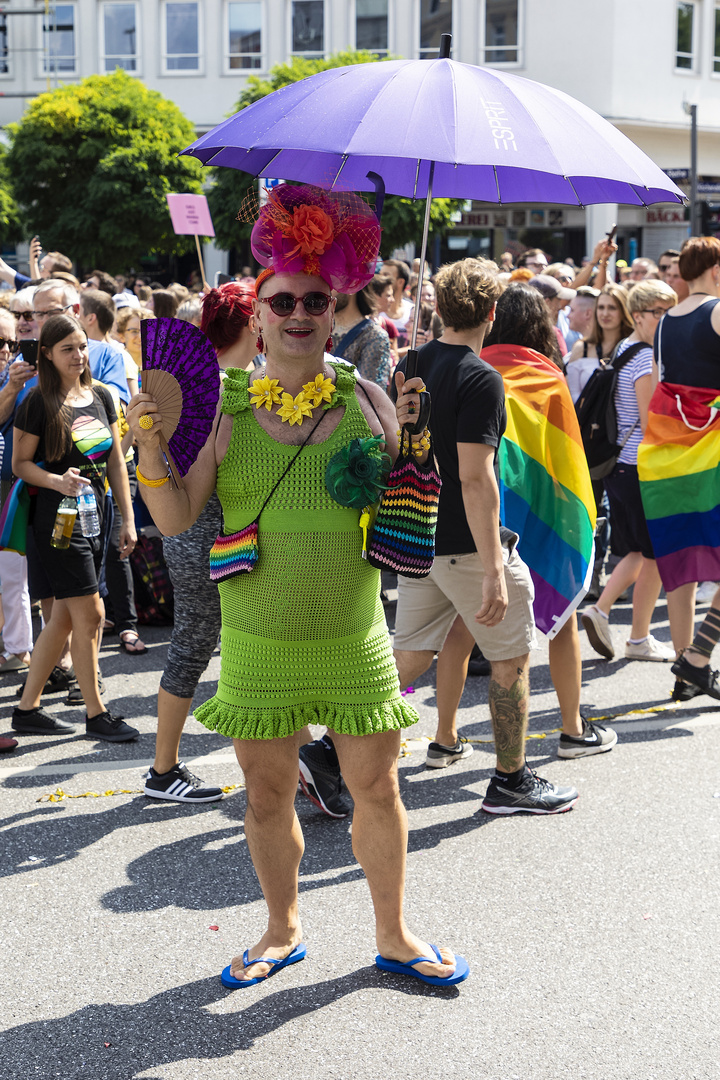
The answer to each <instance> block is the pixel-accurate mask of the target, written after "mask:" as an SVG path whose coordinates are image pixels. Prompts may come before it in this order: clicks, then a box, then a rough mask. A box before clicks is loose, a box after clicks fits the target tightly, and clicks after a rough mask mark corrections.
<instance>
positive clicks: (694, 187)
mask: <svg viewBox="0 0 720 1080" xmlns="http://www.w3.org/2000/svg"><path fill="white" fill-rule="evenodd" d="M683 109H684V110H685V112H686V113H687V114H688V116H689V117H690V235H691V236H697V235H698V233H699V232H700V229H699V226H698V175H697V105H691V104H690V103H689V102H687V101H683Z"/></svg>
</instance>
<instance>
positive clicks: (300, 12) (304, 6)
mask: <svg viewBox="0 0 720 1080" xmlns="http://www.w3.org/2000/svg"><path fill="white" fill-rule="evenodd" d="M292 51H293V54H294V55H296V56H307V57H308V58H310V59H322V57H323V56H324V55H325V2H324V0H293V6H292Z"/></svg>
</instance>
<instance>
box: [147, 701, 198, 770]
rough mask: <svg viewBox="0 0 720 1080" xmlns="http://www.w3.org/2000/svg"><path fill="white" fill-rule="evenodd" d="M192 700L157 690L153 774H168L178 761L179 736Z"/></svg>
mask: <svg viewBox="0 0 720 1080" xmlns="http://www.w3.org/2000/svg"><path fill="white" fill-rule="evenodd" d="M191 705H192V698H191V697H188V698H181V697H176V696H175V694H169V693H168V692H167V690H163V688H162V686H161V687H160V689H159V690H158V699H157V714H158V725H157V735H156V736H155V761H154V762H153V768H154V769H155V772H159V773H166V772H169V771H170V769H172V768H173V767H174V766H175V765H177V763H178V761H179V760H180V757H179V755H180V736H181V735H182V732H183V728H184V726H185V721H186V720H187V717H188V713H189V712H190V706H191Z"/></svg>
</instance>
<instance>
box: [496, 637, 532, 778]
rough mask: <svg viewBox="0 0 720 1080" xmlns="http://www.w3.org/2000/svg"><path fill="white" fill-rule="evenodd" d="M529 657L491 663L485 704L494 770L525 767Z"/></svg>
mask: <svg viewBox="0 0 720 1080" xmlns="http://www.w3.org/2000/svg"><path fill="white" fill-rule="evenodd" d="M529 668H530V655H529V653H525V655H524V656H518V657H515V659H514V660H493V661H492V675H491V676H490V688H489V690H488V704H489V705H490V716H491V718H492V725H493V731H494V733H495V753H496V755H497V767H498V769H499V770H500V771H501V772H504V773H511V772H516V771H517V770H518V769H521V768H522V767H523V765H524V764H525V733H526V731H527V724H528V702H529V698H530V681H529V676H528V673H529Z"/></svg>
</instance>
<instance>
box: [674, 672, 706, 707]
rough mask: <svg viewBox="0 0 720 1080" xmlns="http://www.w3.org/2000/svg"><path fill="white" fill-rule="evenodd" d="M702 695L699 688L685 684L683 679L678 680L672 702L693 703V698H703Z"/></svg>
mask: <svg viewBox="0 0 720 1080" xmlns="http://www.w3.org/2000/svg"><path fill="white" fill-rule="evenodd" d="M671 670H672V669H671ZM702 693H703V692H702V690H701V689H700V687H699V686H693V684H692V683H689V682H684V681H683V680H682V679H676V680H675V685H674V687H673V691H672V694H671V695H670V700H671V701H691V700H692V698H694V697H698V695H700V696H702Z"/></svg>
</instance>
